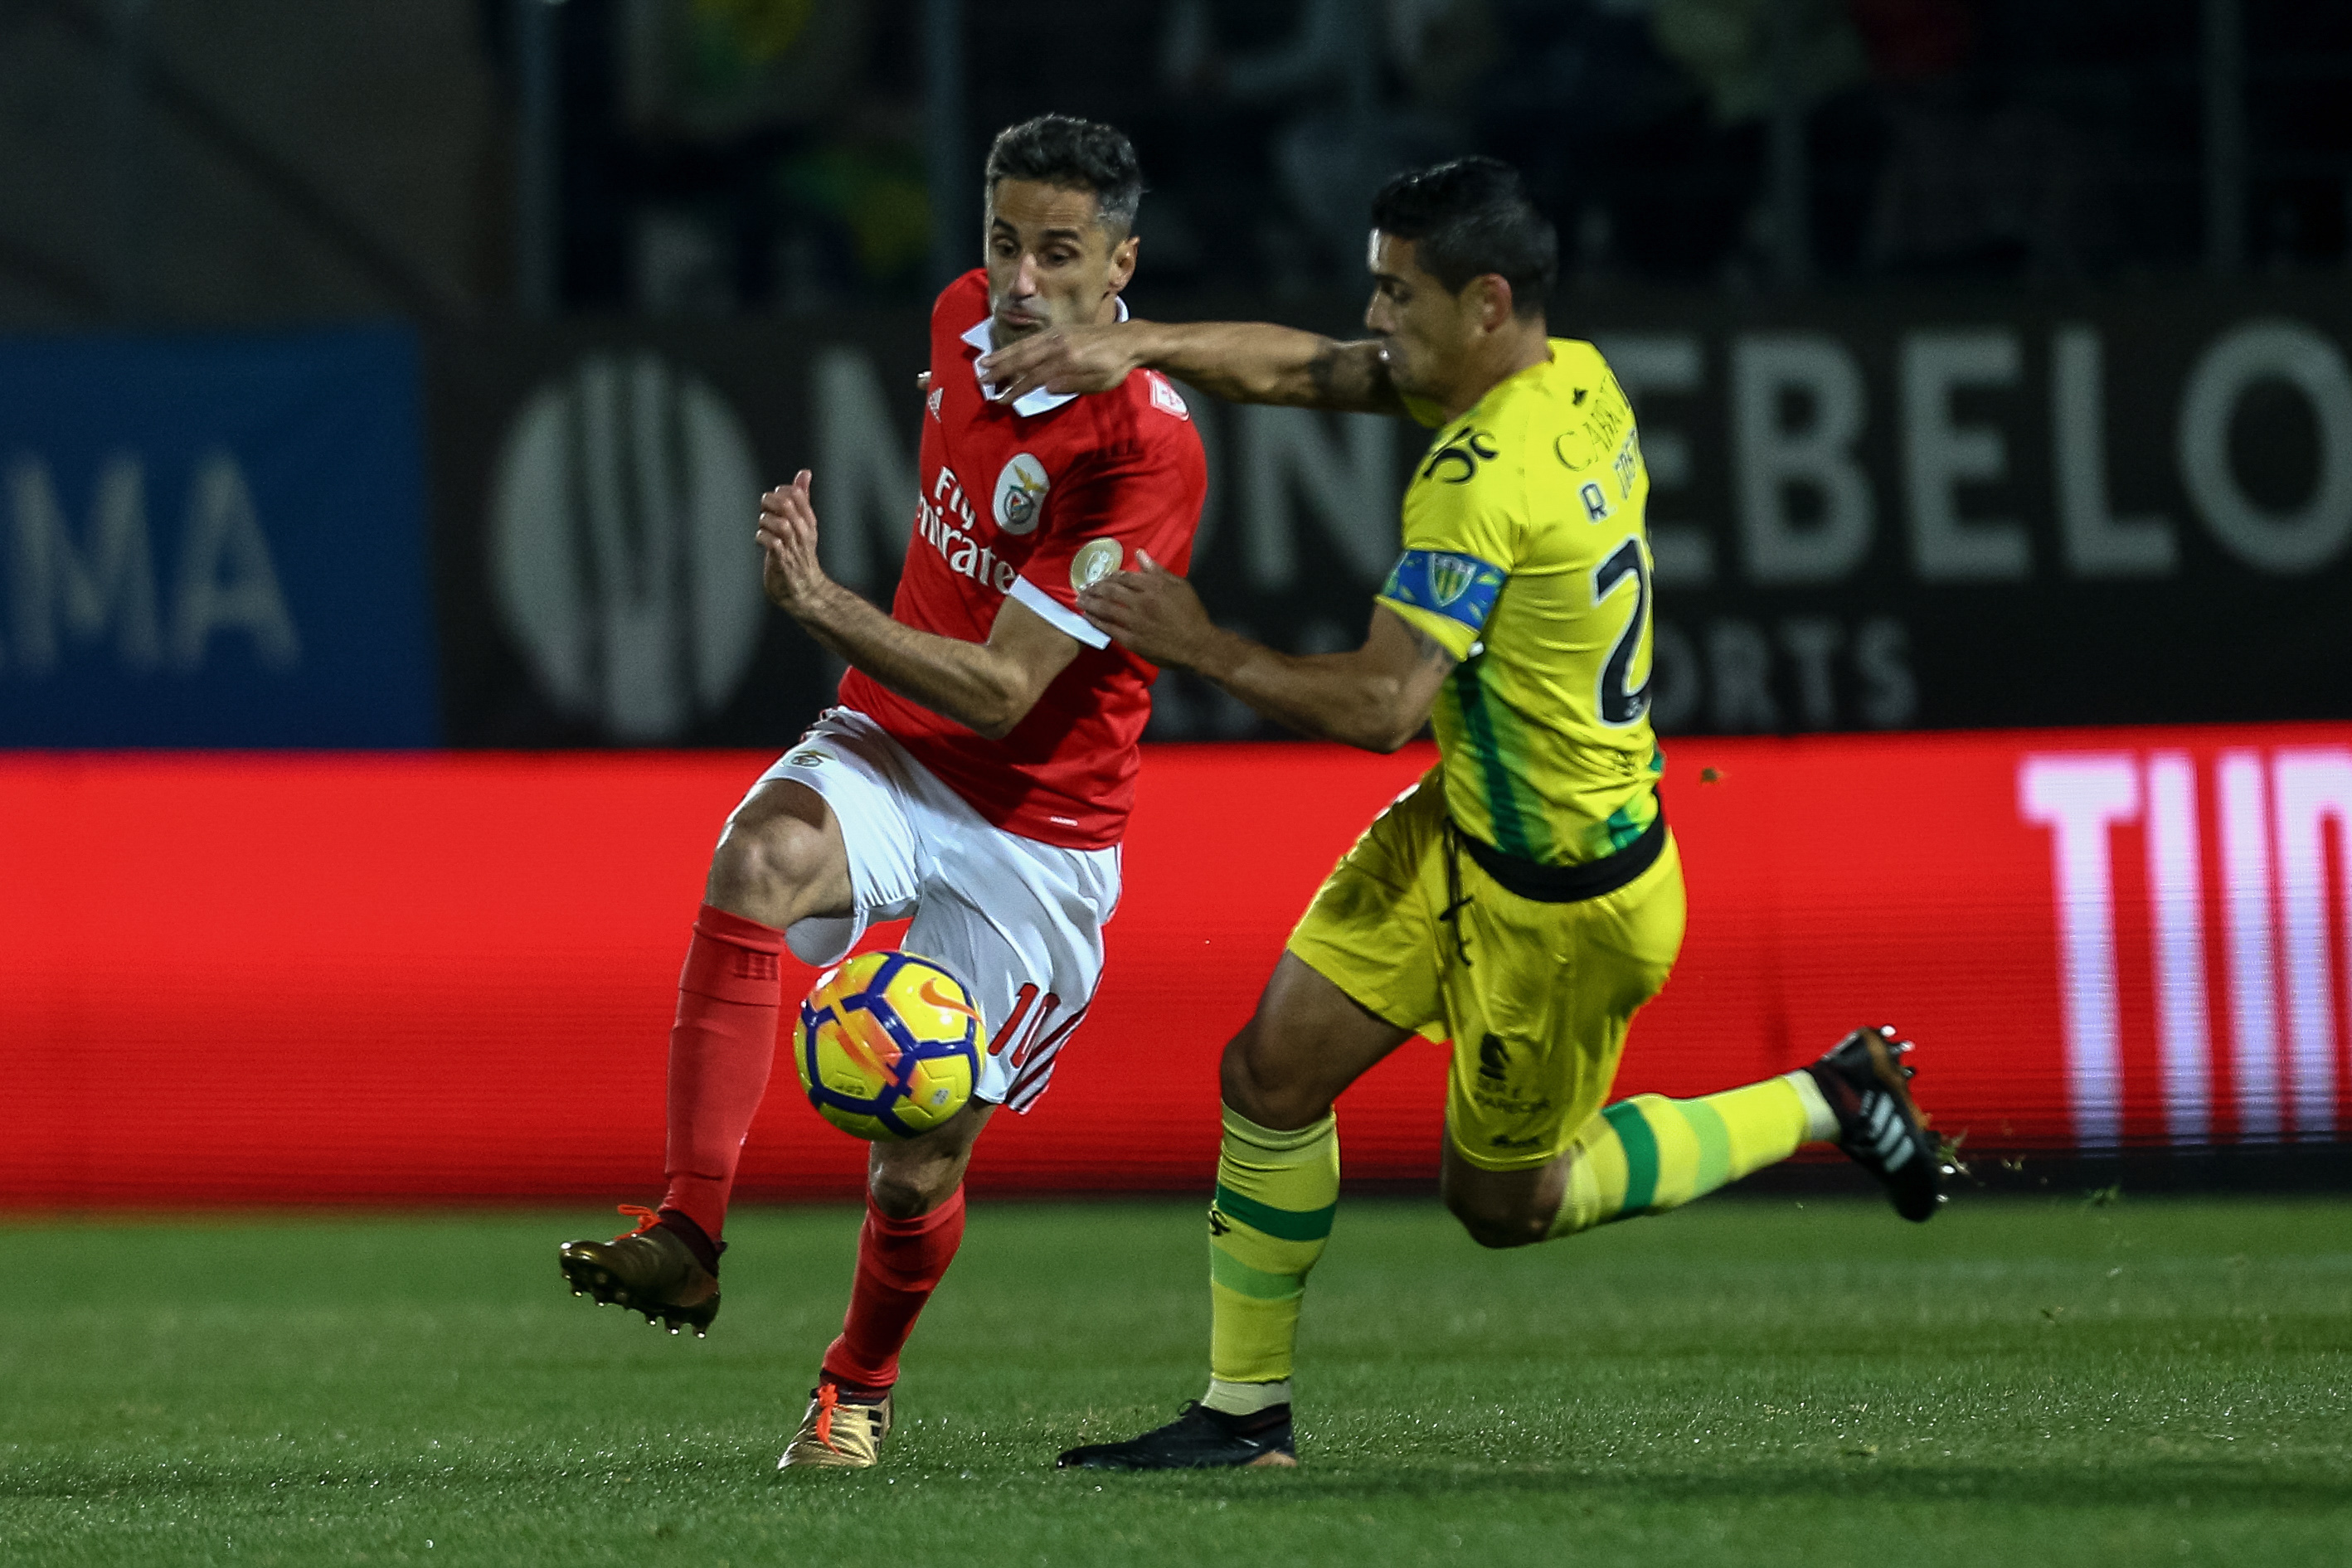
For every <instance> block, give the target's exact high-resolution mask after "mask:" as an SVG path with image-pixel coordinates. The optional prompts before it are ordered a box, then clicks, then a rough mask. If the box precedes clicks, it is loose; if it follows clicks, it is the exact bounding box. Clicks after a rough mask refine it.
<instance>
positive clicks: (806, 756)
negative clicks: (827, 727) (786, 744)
mask: <svg viewBox="0 0 2352 1568" xmlns="http://www.w3.org/2000/svg"><path fill="white" fill-rule="evenodd" d="M784 766H785V767H787V768H822V767H824V752H822V751H795V752H793V754H792V755H791V756H790V757H787V758H784Z"/></svg>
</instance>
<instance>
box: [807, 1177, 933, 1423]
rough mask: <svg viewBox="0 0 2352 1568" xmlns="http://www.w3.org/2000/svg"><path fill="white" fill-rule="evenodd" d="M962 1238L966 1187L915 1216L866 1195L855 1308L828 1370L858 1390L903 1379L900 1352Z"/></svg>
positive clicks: (832, 1348) (832, 1349)
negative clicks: (902, 1215) (898, 1213)
mask: <svg viewBox="0 0 2352 1568" xmlns="http://www.w3.org/2000/svg"><path fill="white" fill-rule="evenodd" d="M962 1242H963V1188H961V1187H958V1188H956V1189H955V1192H954V1193H953V1194H952V1195H951V1196H950V1197H949V1198H948V1200H947V1201H946V1202H945V1203H943V1204H941V1205H940V1206H939V1207H937V1208H935V1209H933V1210H931V1211H930V1213H929V1214H919V1215H917V1216H916V1217H915V1218H912V1219H893V1218H890V1217H889V1216H888V1215H887V1214H885V1213H883V1212H882V1211H881V1210H880V1209H878V1208H877V1207H874V1201H873V1199H872V1198H871V1197H869V1198H867V1199H866V1224H865V1226H864V1227H863V1228H860V1229H859V1231H858V1232H857V1274H856V1279H854V1280H853V1281H851V1283H850V1287H849V1312H848V1313H847V1314H846V1315H845V1317H844V1318H843V1319H842V1323H841V1337H840V1338H838V1339H836V1340H835V1341H834V1342H833V1343H831V1344H830V1345H827V1346H826V1347H825V1352H824V1375H825V1376H826V1377H827V1378H829V1379H831V1380H832V1381H833V1382H835V1383H838V1384H840V1385H842V1386H843V1387H845V1388H846V1389H849V1390H850V1391H852V1392H853V1393H859V1394H880V1393H882V1392H883V1391H885V1390H887V1388H889V1387H890V1385H892V1384H894V1383H896V1382H898V1352H899V1351H900V1350H901V1349H902V1348H904V1347H905V1345H906V1343H907V1337H908V1335H909V1334H911V1333H914V1332H915V1320H916V1318H918V1317H919V1316H920V1315H921V1314H922V1311H923V1303H924V1302H926V1301H929V1300H930V1299H931V1291H933V1290H935V1289H936V1288H937V1287H938V1285H939V1282H940V1279H941V1278H942V1277H944V1276H945V1275H946V1273H947V1271H948V1265H949V1264H950V1263H952V1262H954V1261H955V1255H956V1249H957V1248H958V1247H959V1246H961V1244H962Z"/></svg>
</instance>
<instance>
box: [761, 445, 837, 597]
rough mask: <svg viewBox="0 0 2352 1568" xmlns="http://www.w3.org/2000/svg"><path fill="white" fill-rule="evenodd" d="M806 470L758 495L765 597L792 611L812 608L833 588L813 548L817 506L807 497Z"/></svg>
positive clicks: (808, 476) (814, 547) (814, 546)
mask: <svg viewBox="0 0 2352 1568" xmlns="http://www.w3.org/2000/svg"><path fill="white" fill-rule="evenodd" d="M809 479H810V475H809V471H808V470H807V469H805V468H803V469H802V470H801V471H800V472H799V473H798V474H795V475H793V482H792V483H791V484H789V485H779V486H776V487H775V488H774V489H772V490H771V491H769V492H768V493H767V494H766V495H764V496H762V497H760V528H759V533H758V535H757V536H756V537H757V538H758V539H759V541H760V555H761V580H762V581H763V582H764V583H765V584H766V587H767V590H768V600H769V602H771V603H772V604H773V605H775V606H776V608H777V609H779V610H782V611H785V612H789V613H791V614H793V615H799V614H802V613H803V612H807V611H809V610H812V609H814V607H815V603H816V601H817V599H818V598H819V596H820V595H822V594H823V593H824V591H826V590H827V589H829V588H831V587H832V585H833V584H832V580H831V579H829V578H827V577H826V576H825V574H824V563H823V562H822V561H821V560H819V559H817V553H816V507H814V506H813V505H811V504H810V501H809Z"/></svg>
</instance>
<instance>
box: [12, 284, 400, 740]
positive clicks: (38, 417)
mask: <svg viewBox="0 0 2352 1568" xmlns="http://www.w3.org/2000/svg"><path fill="white" fill-rule="evenodd" d="M419 407H420V392H419V382H418V371H417V349H416V341H415V334H414V333H412V332H411V331H409V330H408V329H405V328H399V327H367V328H352V329H331V330H319V331H305V332H292V333H278V334H268V335H238V336H235V337H227V336H195V335H190V336H185V337H140V338H131V337H123V338H40V339H20V340H5V341H0V746H15V747H268V746H328V747H413V746H430V745H433V744H435V743H436V742H437V741H438V740H439V738H440V733H441V727H440V720H439V715H438V712H437V702H436V685H435V680H434V668H433V654H432V627H433V621H432V606H431V601H430V595H429V591H428V589H427V585H426V567H425V500H424V455H423V437H422V434H421V428H420V412H419Z"/></svg>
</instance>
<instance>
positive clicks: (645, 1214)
mask: <svg viewBox="0 0 2352 1568" xmlns="http://www.w3.org/2000/svg"><path fill="white" fill-rule="evenodd" d="M620 1212H621V1216H622V1218H625V1219H634V1220H635V1221H636V1222H637V1228H635V1230H632V1231H630V1232H629V1234H630V1235H632V1236H643V1235H644V1234H645V1233H646V1231H648V1230H651V1229H652V1228H654V1227H655V1226H656V1225H659V1224H660V1223H661V1216H660V1215H658V1214H656V1213H655V1212H654V1211H653V1210H652V1209H650V1208H646V1207H640V1206H639V1205H637V1204H634V1203H625V1204H622V1205H621V1206H620Z"/></svg>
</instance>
